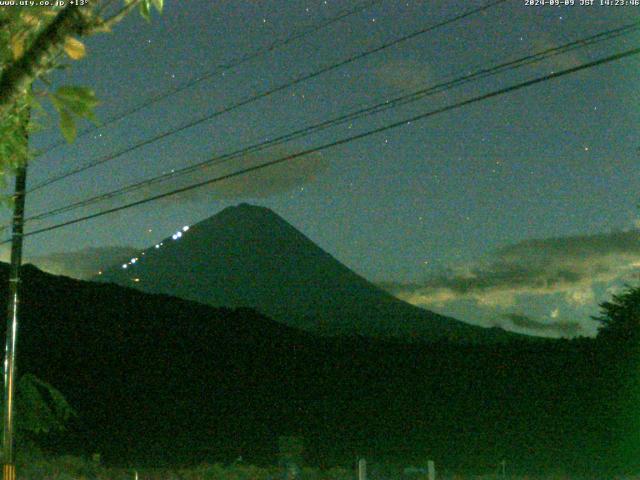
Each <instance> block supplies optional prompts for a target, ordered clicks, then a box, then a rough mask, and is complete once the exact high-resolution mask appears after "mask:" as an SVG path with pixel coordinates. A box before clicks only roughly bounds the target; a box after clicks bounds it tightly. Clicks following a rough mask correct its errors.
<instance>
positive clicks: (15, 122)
mask: <svg viewBox="0 0 640 480" xmlns="http://www.w3.org/2000/svg"><path fill="white" fill-rule="evenodd" d="M50 3H51V4H53V3H55V2H50ZM67 3H68V2H67ZM108 3H110V2H107V1H106V0H103V1H98V0H96V1H95V2H94V1H92V2H90V3H89V4H88V5H87V6H85V7H83V21H84V23H85V26H86V27H87V28H85V29H83V30H82V32H84V33H82V34H83V35H84V34H89V35H91V34H94V33H98V32H108V31H110V30H111V27H112V26H113V25H114V24H116V23H118V22H119V21H120V20H121V19H122V18H123V17H124V16H125V15H126V14H128V13H129V10H130V8H133V7H135V6H136V5H137V6H138V7H139V10H140V14H141V15H142V17H143V18H145V19H146V20H150V18H151V10H152V9H155V10H157V11H158V12H159V13H161V12H162V10H163V7H164V1H163V0H124V2H123V6H122V7H121V8H122V9H121V10H118V9H115V10H116V11H115V12H113V11H112V16H111V17H108V18H104V17H103V15H105V12H107V11H109V10H110V9H109V8H105V7H107V6H108ZM61 11H62V7H61V6H37V7H26V6H19V7H16V6H11V7H0V75H4V74H5V73H6V72H7V71H9V70H10V69H11V68H12V67H15V66H16V65H22V64H21V63H20V62H23V61H25V59H29V58H30V57H29V54H30V48H31V46H32V45H33V44H34V41H35V40H36V39H38V38H42V34H43V32H44V31H45V29H46V28H47V27H48V26H49V25H51V22H52V21H53V20H55V19H56V17H57V16H58V14H59V13H60V12H61ZM62 34H63V41H62V42H61V43H60V44H57V45H56V47H57V48H55V49H53V51H51V52H48V53H47V56H46V57H45V58H44V59H39V60H40V61H39V62H38V69H37V71H36V72H35V77H34V78H32V79H31V81H32V83H33V88H34V90H33V91H31V90H30V89H29V90H28V91H26V92H25V93H24V96H23V97H22V98H21V99H20V100H19V102H18V104H17V105H15V108H10V107H12V105H10V106H9V108H7V109H5V112H6V111H9V113H3V114H2V115H1V116H0V186H2V184H3V181H4V178H3V177H4V176H6V175H7V174H9V173H12V172H13V171H15V168H16V167H17V166H18V165H20V164H22V163H24V162H26V161H27V160H28V158H29V154H30V152H29V150H28V147H27V142H25V141H24V140H25V136H26V135H25V134H28V133H30V132H32V131H33V130H34V129H35V128H36V126H39V125H40V123H45V122H40V121H39V120H38V119H36V121H35V122H34V121H33V119H30V116H31V115H32V114H34V113H37V114H38V115H39V116H41V117H44V118H46V113H45V112H44V110H43V109H42V108H40V104H39V101H38V99H39V98H48V99H49V100H50V101H51V102H52V104H53V106H54V107H55V109H56V111H57V113H58V115H59V126H60V130H61V132H62V135H63V136H64V138H65V139H66V140H67V142H69V143H71V142H73V141H74V140H75V138H76V137H77V130H78V129H77V121H78V120H79V119H88V120H90V121H92V122H94V123H95V122H96V118H95V113H94V109H95V107H96V106H97V105H98V101H97V99H96V96H95V93H94V92H93V91H92V90H91V89H89V88H86V87H78V86H64V87H61V88H58V89H57V90H56V91H55V92H51V91H49V86H50V83H51V82H50V81H49V79H48V78H47V76H48V74H49V73H50V72H52V71H54V70H56V69H59V68H64V67H65V65H64V64H63V63H62V62H61V58H63V57H62V55H60V54H61V53H65V54H66V55H67V57H68V58H70V59H71V60H80V59H82V58H83V57H84V56H85V55H86V48H85V45H84V43H83V42H82V41H80V40H79V39H78V38H75V37H76V36H77V35H76V34H77V32H73V31H68V32H67V31H63V32H62ZM20 69H21V70H22V71H29V70H27V69H24V68H22V67H20ZM3 79H4V77H3ZM38 79H39V80H41V81H42V83H35V81H36V80H38Z"/></svg>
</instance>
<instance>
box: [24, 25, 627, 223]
mask: <svg viewBox="0 0 640 480" xmlns="http://www.w3.org/2000/svg"><path fill="white" fill-rule="evenodd" d="M638 29H640V22H634V23H631V24H628V25H624V26H622V27H619V28H615V29H610V30H606V31H604V32H600V33H597V34H594V35H591V36H589V37H585V38H582V39H579V40H575V41H572V42H569V43H567V44H565V45H561V46H559V47H553V48H549V49H546V50H543V51H540V52H537V53H533V54H530V55H527V56H525V57H521V58H518V59H515V60H511V61H508V62H504V63H501V64H498V65H496V66H493V67H490V68H484V69H480V70H477V71H475V72H472V73H470V74H468V75H465V76H462V77H457V78H455V79H453V80H450V81H447V82H443V83H440V84H437V85H434V86H430V87H428V88H424V89H421V90H418V91H416V92H413V93H410V94H407V95H403V96H400V97H396V98H394V99H392V100H389V101H385V102H381V103H378V104H376V105H373V106H370V107H367V108H363V109H360V110H357V111H355V112H352V113H348V114H346V115H342V116H340V117H337V118H333V119H331V120H326V121H323V122H320V123H317V124H314V125H309V126H307V127H304V128H302V129H299V130H296V131H294V132H290V133H287V134H284V135H281V136H279V137H276V138H274V139H272V140H268V141H264V142H259V143H257V144H254V145H251V146H249V147H245V148H242V149H239V150H235V151H233V152H230V153H227V154H223V155H221V156H216V157H213V158H211V159H208V160H205V161H202V162H198V163H196V164H194V165H189V166H186V167H184V168H181V169H179V170H176V171H175V172H171V173H166V174H162V175H158V176H156V177H152V178H150V179H147V180H143V181H140V182H137V183H134V184H131V185H127V186H125V187H121V188H118V189H116V190H112V191H110V192H107V193H104V194H100V195H97V196H94V197H90V198H88V199H85V200H81V201H78V202H74V203H71V204H68V205H65V206H62V207H58V208H55V209H53V210H49V211H47V212H43V213H40V214H36V215H33V216H31V217H28V218H27V219H26V221H27V222H29V221H33V220H42V219H44V218H48V217H51V216H54V215H58V214H61V213H64V212H68V211H71V210H75V209H77V208H81V207H85V206H89V205H91V204H94V203H98V202H101V201H104V200H108V199H111V198H114V197H116V196H118V195H122V194H124V193H127V192H131V191H134V190H137V189H139V188H141V187H145V186H149V185H153V184H155V183H159V182H163V181H166V180H170V179H173V178H176V177H179V176H182V175H185V174H188V173H191V172H193V171H196V170H198V169H200V168H202V167H204V166H208V165H212V164H221V163H223V162H226V161H229V160H232V159H234V158H238V157H240V156H242V155H246V154H249V153H254V152H257V151H261V150H264V149H266V148H269V147H272V146H274V145H279V144H282V143H285V142H288V141H290V140H293V139H296V138H300V137H303V136H306V135H309V134H311V133H315V132H317V131H321V130H324V129H326V128H330V127H333V126H336V125H339V124H341V123H345V122H348V121H352V120H355V119H359V118H363V117H365V116H369V115H373V114H376V113H379V112H382V111H385V110H388V109H391V108H396V107H398V106H402V105H406V104H408V103H411V102H415V101H418V100H421V99H423V98H425V97H427V96H430V95H433V94H436V93H440V92H443V91H447V90H450V89H452V88H454V87H458V86H460V85H463V84H466V83H469V82H471V81H475V80H478V79H481V78H486V77H488V76H491V75H496V74H499V73H502V72H505V71H510V70H514V69H515V68H519V67H522V66H525V65H530V64H533V63H537V62H540V61H543V60H546V59H548V58H551V57H554V56H557V55H561V54H564V53H566V52H569V51H572V50H575V49H578V48H583V47H586V46H589V45H593V44H595V43H598V42H602V41H605V40H610V39H612V38H616V37H619V36H622V35H627V34H630V33H633V32H635V31H637V30H638Z"/></svg>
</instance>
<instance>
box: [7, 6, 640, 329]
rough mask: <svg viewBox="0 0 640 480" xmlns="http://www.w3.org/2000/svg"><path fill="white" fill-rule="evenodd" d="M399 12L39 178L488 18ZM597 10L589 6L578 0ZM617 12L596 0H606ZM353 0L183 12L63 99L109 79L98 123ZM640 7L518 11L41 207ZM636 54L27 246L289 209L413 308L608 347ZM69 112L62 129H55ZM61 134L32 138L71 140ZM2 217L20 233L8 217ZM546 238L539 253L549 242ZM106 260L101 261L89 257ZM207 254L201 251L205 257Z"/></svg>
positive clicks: (445, 97)
mask: <svg viewBox="0 0 640 480" xmlns="http://www.w3.org/2000/svg"><path fill="white" fill-rule="evenodd" d="M484 3H486V2H480V1H475V0H464V1H463V0H455V1H447V2H444V1H431V2H430V1H422V2H417V1H409V2H404V1H403V2H397V1H390V0H381V1H379V2H377V3H376V4H375V5H374V6H372V7H371V8H369V9H367V10H365V11H364V12H362V13H359V14H356V15H352V16H350V17H348V18H345V19H344V20H342V21H339V22H336V23H334V24H332V25H331V26H329V27H327V28H325V29H323V30H321V31H319V32H317V33H314V34H311V35H307V36H305V37H304V38H301V39H299V40H297V41H294V42H291V43H290V44H289V45H287V46H286V47H283V48H281V49H278V50H277V51H274V52H271V53H268V54H266V55H262V56H260V57H258V58H256V59H254V60H252V61H250V62H247V63H245V64H243V65H241V66H239V67H237V68H232V69H228V70H226V71H224V73H219V74H217V75H215V76H213V77H212V78H211V79H208V80H206V81H202V82H199V83H198V84H197V85H195V86H193V87H191V88H189V89H187V90H185V91H183V92H181V93H179V94H177V95H173V96H170V97H169V98H167V99H165V100H163V101H161V102H158V103H156V104H154V105H152V106H151V107H149V108H146V109H144V110H142V111H140V112H138V113H136V114H134V115H131V116H130V117H127V118H126V119H124V120H122V121H120V122H117V123H116V124H114V125H111V126H108V127H106V128H103V129H98V130H95V131H93V132H92V133H91V134H89V135H87V136H85V137H83V138H80V139H79V140H78V141H77V142H76V143H75V144H73V145H71V146H68V147H63V148H57V149H55V150H54V151H51V152H49V153H47V154H46V155H45V156H42V157H39V158H38V159H37V160H35V161H34V163H33V164H32V167H31V169H30V172H29V176H30V177H29V182H30V184H31V185H33V184H36V183H39V182H41V181H43V180H45V179H47V178H49V177H50V176H52V175H56V174H60V173H62V172H65V171H68V170H70V169H72V168H75V167H78V166H81V165H84V164H86V163H89V162H91V161H93V160H95V159H96V158H100V157H102V156H104V155H107V154H110V153H112V152H115V151H117V150H119V149H122V148H124V147H126V146H128V145H131V144H133V143H135V142H137V141H140V140H142V139H145V138H148V137H151V136H153V135H156V134H158V133H161V132H163V131H165V130H167V129H170V128H172V127H177V126H179V125H181V124H183V123H185V122H188V121H191V120H194V119H196V118H198V117H199V116H202V115H205V114H207V113H209V112H212V111H215V110H217V109H220V108H223V107H225V106H227V105H229V104H232V103H235V102H238V101H240V100H243V99H245V98H248V97H251V96H253V95H255V94H257V93H260V92H263V91H265V90H269V89H270V88H273V87H274V86H277V85H280V84H282V83H286V82H287V81H290V80H291V79H293V78H296V77H299V76H301V75H304V74H307V73H310V72H312V71H314V70H316V69H318V68H321V67H323V66H325V65H329V64H331V63H335V62H338V61H340V60H343V59H344V58H347V57H349V56H351V55H354V54H357V53H359V52H362V51H365V50H368V49H370V48H374V47H376V46H378V45H381V44H383V43H385V42H388V41H390V40H392V39H395V38H398V37H400V36H402V35H406V34H408V33H411V32H413V31H416V30H420V29H422V28H424V27H426V26H428V25H430V24H433V23H437V22H438V21H441V20H443V19H445V18H447V17H450V16H453V15H457V14H460V13H462V12H463V11H465V10H469V9H471V8H473V7H477V6H480V5H483V4H484ZM576 3H579V0H576ZM597 3H598V4H599V0H597ZM358 4H359V3H356V2H340V1H336V0H326V1H322V0H319V1H316V0H305V1H297V0H296V1H290V0H277V1H267V0H264V1H244V0H243V1H210V0H188V1H175V0H173V1H172V0H167V1H166V5H165V12H164V13H163V15H162V16H157V15H154V17H153V19H152V22H151V23H146V22H145V21H143V20H142V19H141V18H140V17H139V16H138V15H133V16H131V17H130V18H128V19H127V20H126V21H125V22H124V23H122V24H121V25H119V26H118V27H117V28H116V29H115V31H114V33H113V34H108V35H100V36H97V37H94V38H92V39H90V40H88V41H87V47H88V55H87V57H86V58H85V59H83V60H81V61H80V62H74V64H73V65H72V68H71V69H69V70H68V71H65V72H61V73H57V74H56V75H55V76H54V85H62V84H79V85H87V86H91V87H92V88H94V89H95V91H96V93H97V95H98V97H99V98H100V99H101V101H102V105H101V107H100V108H99V109H98V114H99V117H100V119H102V120H108V119H109V118H112V117H113V116H114V115H116V114H118V113H119V112H122V111H123V110H125V109H127V108H130V107H131V106H132V105H137V104H138V103H140V102H142V101H144V100H145V99H148V98H150V97H152V96H154V95H156V94H158V93H162V92H164V91H167V90H168V89H171V88H174V87H176V86H180V85H183V84H184V83H185V82H187V81H188V80H190V79H192V78H194V77H198V76H200V75H203V74H206V73H207V72H210V71H212V70H213V69H214V68H215V67H217V66H219V65H223V64H226V63H229V62H230V61H232V60H234V59H237V58H238V57H241V56H242V55H245V54H247V53H250V52H253V51H255V50H256V49H260V48H264V47H266V46H268V45H270V44H272V43H273V42H275V41H277V40H281V39H283V38H286V37H287V36H289V35H291V34H292V33H294V32H298V31H301V30H304V29H308V28H310V27H311V26H312V25H314V24H316V23H317V22H320V21H322V20H323V19H328V18H330V17H332V16H335V15H337V14H338V13H339V12H341V11H343V10H345V9H351V8H354V7H355V6H357V5H358ZM639 18H640V7H618V6H609V7H607V6H600V5H594V6H590V7H587V6H579V5H574V6H568V7H552V6H545V7H531V6H525V2H524V0H514V1H508V2H506V3H504V4H501V5H497V6H495V7H492V8H490V9H488V10H486V11H485V12H483V13H481V14H478V15H474V16H471V17H468V18H466V19H463V20H461V21H459V22H456V23H454V24H452V25H449V26H446V27H443V28H441V29H437V30H434V31H432V32H429V33H426V34H424V35H420V36H418V37H416V38H414V39H412V40H410V41H407V42H403V43H401V44H399V45H396V46H394V47H391V48H388V49H386V50H384V51H382V52H380V53H378V54H375V55H371V56H369V57H367V58H366V59H363V60H361V61H356V62H353V63H351V64H349V65H347V66H344V67H342V68H339V69H336V70H334V71H332V72H329V73H327V74H324V75H320V76H318V77H317V78H314V79H312V80H310V81H307V82H303V83H301V84H299V85H296V86H294V87H292V88H290V89H286V90H284V91H281V92H278V93H276V94H274V95H271V96H269V97H267V98H264V99H261V100H259V101H256V102H253V103H250V104H249V105H246V106H244V107H242V108H239V109H237V110H235V111H233V112H230V113H228V114H224V115H220V116H218V117H217V118H215V119H213V120H212V121H208V122H204V123H202V124H200V125H198V126H196V127H194V128H190V129H187V130H185V131H183V132H180V133H179V134H176V135H173V136H169V137H167V138H165V139H163V140H162V141H158V142H155V143H153V144H151V145H148V146H145V147H143V148H140V149H137V150H136V151H134V152H131V153H129V154H126V155H124V156H122V157H120V158H118V159H115V160H113V161H110V162H107V163H105V164H104V165H102V166H100V167H98V168H94V169H90V170H87V171H86V172H84V173H82V174H79V175H76V176H73V177H70V178H68V179H67V180H65V181H61V182H58V183H55V184H53V185H51V186H49V187H47V188H43V189H42V190H39V191H37V192H34V193H33V194H31V195H30V196H29V197H28V203H27V213H28V214H29V215H32V214H36V213H39V212H43V211H47V210H49V209H50V208H52V207H57V206H62V205H65V204H67V203H70V202H72V201H76V200H80V199H83V198H86V197H89V196H92V195H95V194H97V193H101V192H106V191H109V190H112V189H114V188H117V187H120V186H123V185H127V184H130V183H134V182H136V181H140V180H143V179H145V178H149V177H152V176H154V175H158V174H160V173H163V172H168V171H171V169H178V168H181V167H183V166H185V165H189V164H194V163H197V162H200V161H203V160H205V159H206V158H209V157H211V156H213V155H219V154H222V153H226V152H229V151H233V150H236V149H238V148H242V147H244V146H247V145H251V144H254V143H257V142H260V141H263V140H265V139H267V138H273V137H275V136H278V135H280V134H283V133H287V132H289V131H293V130H295V129H297V128H300V127H302V126H305V125H307V124H311V123H316V122H319V121H322V120H325V119H329V118H332V117H336V116H339V115H341V114H343V113H347V112H350V111H353V110H356V109H359V108H362V107H366V106H369V105H372V104H376V103H378V102H381V101H385V100H387V99H391V98H394V97H397V96H400V95H402V94H404V93H410V92H412V91H415V90H418V89H420V88H423V87H425V86H429V85H431V84H434V83H439V82H441V81H444V80H449V79H452V78H455V77H458V76H461V75H464V74H467V73H469V72H473V71H475V70H477V69H479V68H485V67H488V66H492V65H494V64H497V63H501V62H504V61H508V60H512V59H515V58H518V57H521V56H524V55H527V54H530V53H532V52H537V51H540V50H544V49H546V48H551V47H554V46H559V45H561V44H564V43H567V42H569V41H572V40H575V39H579V38H582V37H585V36H588V35H590V34H594V33H597V32H601V31H605V30H607V29H611V28H615V27H619V26H622V25H624V24H628V23H630V22H633V21H637V20H638V19H639ZM638 37H639V36H638V34H637V33H636V34H632V35H628V36H625V37H622V38H619V39H615V40H613V41H609V42H605V43H602V44H600V45H596V46H591V47H589V48H587V49H580V50H576V51H573V52H571V53H569V54H566V55H563V56H559V57H555V58H553V59H550V60H547V61H545V62H542V63H540V64H537V65H533V66H528V67H525V68H522V69H518V70H515V71H511V72H508V73H506V74H502V75H499V76H496V77H490V78H488V79H484V80H481V81H478V82H474V83H472V84H468V85H465V86H463V87H460V88H456V89H452V90H449V91H447V92H444V93H441V94H438V95H435V96H433V97H429V98H427V99H424V100H421V101H419V102H416V103H415V104H411V105H408V106H404V107H400V108H396V109H392V110H390V111H388V112H384V113H381V114H379V115H375V116H371V117H367V118H365V119H362V120H359V121H354V122H353V123H347V124H344V125H340V126H338V127H336V128H332V129H328V130H326V131H323V132H321V133H318V134H314V135H311V136H309V137H305V138H303V139H299V140H296V141H293V142H291V143H288V144H286V145H284V146H280V147H277V148H276V149H273V150H268V151H264V152H260V153H258V154H255V155H253V156H251V157H247V158H243V159H241V160H236V161H233V162H227V163H225V164H222V165H219V166H216V167H212V168H209V169H206V170H202V171H200V172H198V174H196V175H191V176H187V177H183V178H181V179H180V180H177V181H175V182H169V183H168V184H167V186H162V187H154V189H148V190H145V191H144V192H143V193H138V194H133V195H128V196H127V197H124V198H121V199H118V200H114V201H111V202H109V203H103V204H100V205H97V206H94V207H92V208H88V209H84V210H78V211H75V212H72V213H69V214H66V215H61V216H58V217H55V218H50V219H47V220H46V221H43V222H40V223H35V222H34V223H33V224H32V225H31V226H30V227H28V228H27V230H29V229H33V228H36V227H42V226H47V225H52V224H54V223H58V222H60V221H63V220H67V219H71V218H74V217H75V216H77V215H79V214H81V213H82V214H86V213H91V212H95V211H99V210H100V209H104V208H106V207H107V206H109V207H110V206H115V205H119V204H121V203H123V202H125V201H131V200H135V199H138V198H142V197H143V196H144V195H148V194H150V193H156V190H157V189H159V190H160V191H165V190H169V189H170V188H172V187H175V186H180V185H186V184H188V183H190V182H192V181H194V180H197V179H202V178H205V177H206V176H210V177H213V176H216V175H219V174H222V173H225V172H230V171H233V170H235V169H237V168H239V167H240V166H247V165H252V164H255V163H256V162H261V161H265V160H270V159H273V158H277V157H278V156H282V155H286V154H289V153H293V152H297V151H299V150H303V149H306V148H311V147H313V146H316V145H320V144H323V143H327V142H330V141H332V140H335V139H338V138H342V137H344V136H347V135H351V134H354V133H358V132H362V131H366V130H369V129H371V128H375V127H378V126H381V125H385V124H388V123H392V122H394V121H398V120H401V119H403V118H408V117H411V116H413V115H415V114H417V113H419V112H424V111H427V110H432V109H435V108H438V107H441V106H444V105H447V104H450V103H454V102H456V101H460V100H463V99H465V98H470V97H472V96H475V95H479V94H482V93H485V92H489V91H491V90H495V89H499V88H503V87H505V86H508V85H510V84H513V83H517V82H520V81H523V80H527V79H530V78H534V77H537V76H541V75H545V74H548V73H551V72H554V71H558V70H562V69H565V68H570V67H572V66H576V65H579V64H581V63H584V62H588V61H591V60H595V59H597V58H600V57H603V56H606V55H610V54H612V53H615V52H618V51H623V50H626V49H629V48H632V47H636V46H638ZM639 61H640V60H639V59H638V57H632V58H630V59H625V60H621V61H617V62H613V63H608V64H606V65H603V66H599V67H596V68H591V69H589V70H586V71H582V72H579V73H576V74H573V75H570V76H565V77H562V78H559V79H556V80H551V81H549V82H545V83H542V84H538V85H535V86H533V87H529V88H526V89H522V90H519V91H517V92H514V93H509V94H506V95H502V96H500V97H497V98H493V99H490V100H487V101H483V102H480V103H477V104H474V105H471V106H467V107H464V108H460V109H457V110H455V111H451V112H447V113H444V114H442V115H437V116H434V117H432V118H430V119H426V120H423V121H418V122H412V123H410V124H406V125H404V126H402V127H401V128H397V129H394V130H392V131H388V132H385V133H382V134H379V135H374V136H371V137H369V138H367V139H363V140H359V141H355V142H351V143H349V144H346V145H343V146H340V147H337V148H333V149H328V150H325V151H324V152H323V153H322V154H321V155H313V156H311V157H310V158H308V159H307V160H305V159H300V160H296V161H294V162H291V163H289V164H285V165H281V166H279V167H274V168H272V169H265V170H262V171H261V172H260V173H259V174H255V175H253V176H252V177H250V176H247V177H240V178H238V179H236V180H234V181H232V182H229V183H227V184H222V183H221V184H219V186H217V187H207V188H205V189H202V190H198V191H193V192H192V193H190V194H183V195H181V196H179V197H178V198H171V199H167V200H164V201H160V202H154V203H151V204H148V205H145V206H141V207H136V208H133V209H130V210H126V211H123V212H120V213H117V214H114V215H108V216H105V217H101V218H99V219H96V220H91V221H88V222H84V223H81V224H78V225H74V226H71V227H67V228H64V229H60V230H57V231H55V232H51V233H47V234H43V235H38V236H33V237H30V238H28V240H27V244H26V253H27V257H29V258H33V257H43V256H48V255H50V254H52V253H55V252H75V251H79V250H83V249H87V248H100V247H107V246H128V247H135V248H143V247H147V246H149V245H151V244H153V243H155V242H156V241H158V240H159V239H162V238H165V237H167V236H170V235H171V234H172V233H173V232H175V231H176V229H177V228H178V227H180V226H182V225H185V224H193V223H195V222H197V221H199V220H202V219H204V218H207V217H209V216H211V215H213V214H215V213H217V212H218V211H220V210H221V209H223V208H224V207H226V206H228V205H233V204H237V203H239V202H249V203H253V204H257V205H263V206H267V207H270V208H272V209H273V210H275V211H276V212H277V213H278V214H280V215H281V216H282V217H284V218H285V219H286V220H287V221H289V222H290V223H291V224H293V225H294V226H295V227H296V228H298V229H299V230H300V231H302V232H303V233H304V234H306V235H307V236H308V237H309V238H311V239H312V240H313V241H314V242H316V243H317V244H318V245H320V246H321V247H322V248H323V249H325V250H326V251H328V252H329V253H331V254H332V255H334V256H335V257H336V258H337V259H338V260H340V261H341V262H343V263H344V264H346V265H347V266H348V267H350V268H352V269H353V270H355V271H356V272H358V273H360V274H362V275H363V276H365V277H366V278H367V279H369V280H371V281H374V282H375V283H378V284H381V285H383V286H384V287H385V288H387V289H388V290H390V291H392V292H393V293H395V294H397V295H398V296H399V297H400V298H404V299H407V300H409V301H411V302H412V303H415V304H418V305H421V306H424V307H425V308H428V309H431V310H434V311H436V312H438V313H445V314H449V315H452V316H454V317H456V318H459V319H461V320H465V321H468V322H471V323H478V324H481V325H502V326H504V327H505V328H510V329H515V330H518V331H524V332H529V333H534V334H538V335H551V336H560V335H564V336H575V335H579V334H585V335H592V334H594V333H595V327H594V326H595V324H594V323H593V322H591V321H590V320H589V315H592V314H595V313H596V312H597V310H598V309H597V304H598V302H601V301H602V300H604V299H606V298H608V296H609V295H610V294H611V292H613V291H615V290H616V289H617V288H620V286H621V285H622V284H624V282H633V281H634V278H635V272H636V268H637V266H639V265H640V242H639V240H640V236H639V235H638V232H637V231H636V230H635V229H636V228H637V226H638V225H640V224H638V219H639V218H640V211H639V210H638V208H637V204H638V186H639V177H638V170H637V167H638V161H639V156H640V152H639V150H638V149H639V147H640V140H639V139H638V133H637V132H638V124H639V123H640V108H639V107H638V105H640V103H639V100H640V87H639V83H638V76H637V72H638V67H639V66H640V63H639ZM54 120H55V118H54V119H53V120H52V122H53V121H54ZM60 139H61V135H60V133H59V130H58V129H57V128H55V125H52V127H51V128H48V129H46V130H45V131H43V132H42V133H38V134H37V135H35V136H34V137H33V142H32V144H33V146H34V147H36V148H44V147H46V146H48V145H51V144H53V143H57V142H59V141H60ZM3 219H5V220H6V219H8V213H5V215H4V216H3ZM534 240H535V241H534ZM87 253H88V252H85V254H87ZM188 261H189V259H185V263H186V264H188Z"/></svg>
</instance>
